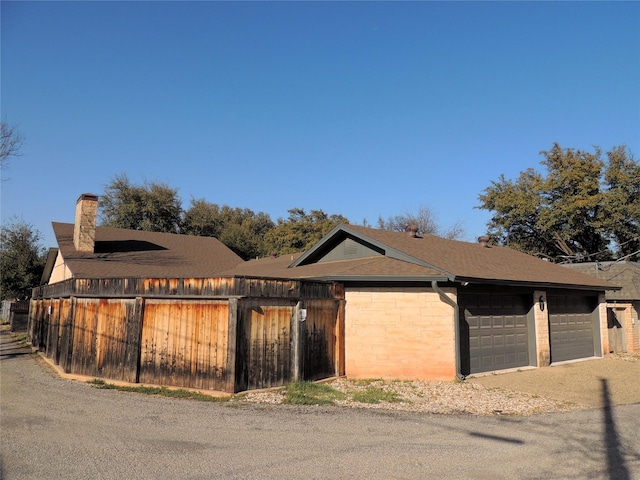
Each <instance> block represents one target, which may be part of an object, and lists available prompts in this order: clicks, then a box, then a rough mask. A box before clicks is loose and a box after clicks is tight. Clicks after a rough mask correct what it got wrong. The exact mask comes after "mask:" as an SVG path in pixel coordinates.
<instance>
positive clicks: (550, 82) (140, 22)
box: [0, 1, 640, 246]
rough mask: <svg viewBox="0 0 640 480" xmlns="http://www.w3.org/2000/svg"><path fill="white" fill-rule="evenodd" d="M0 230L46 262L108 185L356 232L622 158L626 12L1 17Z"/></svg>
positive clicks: (489, 8)
mask: <svg viewBox="0 0 640 480" xmlns="http://www.w3.org/2000/svg"><path fill="white" fill-rule="evenodd" d="M0 8H1V14H2V19H1V22H2V24H1V27H2V33H1V41H2V44H1V57H2V60H1V62H2V63H1V67H2V70H1V113H2V118H3V119H4V120H6V121H7V122H9V123H10V124H13V125H15V126H17V127H18V129H19V130H20V131H21V132H22V134H23V135H24V137H25V144H24V146H23V148H22V156H21V157H20V158H16V159H14V160H12V161H11V163H10V165H9V168H8V169H6V170H4V171H3V181H2V183H1V188H2V197H1V200H2V205H1V208H2V212H1V217H2V222H3V223H6V222H10V221H12V220H13V219H15V218H19V219H22V220H24V221H26V222H27V223H30V224H32V225H33V226H34V227H35V228H37V229H38V230H39V231H40V232H41V233H42V236H43V243H44V245H45V246H55V239H54V237H53V232H52V230H51V226H50V225H51V222H52V221H60V222H73V217H74V212H75V203H76V200H77V198H78V196H79V195H80V194H81V193H96V194H100V193H102V192H103V191H104V188H105V186H106V185H107V184H108V183H109V182H110V181H111V180H112V179H113V177H114V176H116V175H119V174H122V173H126V174H127V175H128V177H129V179H130V180H131V181H132V182H133V183H136V184H141V183H143V182H144V181H151V182H163V183H167V184H168V185H169V186H171V187H173V188H177V189H178V192H179V195H180V198H181V199H182V202H183V207H184V208H188V207H189V203H190V200H191V199H192V198H196V199H200V198H204V199H206V200H207V201H209V202H212V203H217V204H220V205H230V206H232V207H241V208H250V209H252V210H254V211H255V212H266V213H268V214H269V215H270V216H271V218H272V219H273V220H274V221H275V220H276V219H277V218H278V217H284V218H286V217H287V215H288V214H287V210H289V209H291V208H304V209H306V210H307V211H309V210H311V209H322V210H324V211H325V212H326V213H329V214H341V215H344V216H345V217H347V218H348V219H349V220H350V221H351V222H352V223H356V224H361V223H362V222H363V221H364V220H366V221H367V222H369V223H370V224H373V225H375V224H376V222H377V219H378V217H379V216H382V217H383V218H388V217H389V216H392V215H397V214H402V213H405V212H415V211H417V210H418V209H419V208H420V207H421V206H427V207H429V208H430V209H431V210H432V211H433V212H434V213H435V214H436V216H437V218H438V221H439V224H440V225H441V226H442V227H443V228H446V227H448V226H451V225H453V224H454V223H456V222H461V223H462V224H463V227H464V229H465V232H466V235H465V239H468V240H471V241H472V240H473V239H475V238H476V237H477V236H479V235H481V234H483V233H484V232H485V226H486V222H487V221H488V219H489V217H490V213H489V212H486V211H483V210H478V209H476V208H475V207H477V206H478V203H479V202H478V195H479V194H480V193H481V192H482V191H483V190H484V189H485V188H487V187H488V186H489V185H490V184H491V181H492V180H497V179H498V177H499V176H500V175H501V174H504V175H505V176H506V177H507V178H514V179H515V178H516V177H517V176H518V174H519V172H520V171H522V170H525V169H527V168H529V167H533V168H536V169H541V168H542V166H541V165H540V160H541V156H540V154H539V152H540V151H541V150H547V149H549V148H550V147H551V146H552V144H553V142H556V141H557V142H559V143H560V144H561V145H562V146H563V147H572V148H578V149H586V150H592V147H593V146H594V145H598V146H600V147H601V148H603V149H604V150H605V151H606V150H608V149H609V148H611V147H613V146H616V145H621V144H626V145H627V147H628V148H629V150H630V151H631V152H632V153H633V154H634V155H635V156H636V158H637V157H638V156H640V2H575V3H574V2H470V3H467V2H406V3H405V2H256V3H254V2H7V1H2V2H1V4H0Z"/></svg>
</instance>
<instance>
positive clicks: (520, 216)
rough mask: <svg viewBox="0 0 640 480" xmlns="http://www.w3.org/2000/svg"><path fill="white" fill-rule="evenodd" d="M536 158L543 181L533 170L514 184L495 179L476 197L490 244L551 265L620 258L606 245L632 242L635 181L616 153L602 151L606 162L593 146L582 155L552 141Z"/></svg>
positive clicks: (630, 166) (634, 170) (624, 157)
mask: <svg viewBox="0 0 640 480" xmlns="http://www.w3.org/2000/svg"><path fill="white" fill-rule="evenodd" d="M541 154H542V155H543V156H544V159H543V160H542V162H541V163H542V165H544V166H545V167H546V170H547V175H546V176H543V175H542V174H540V173H539V172H536V171H535V170H533V169H527V170H526V171H524V172H521V173H520V176H519V178H518V180H517V181H515V182H514V181H511V180H508V179H506V178H505V177H504V176H500V178H499V180H498V181H492V182H491V186H490V187H488V188H487V189H485V190H484V192H483V193H482V194H481V195H480V196H479V199H480V202H481V205H480V206H479V207H478V208H481V209H485V210H490V211H492V212H493V217H492V218H491V220H490V221H489V224H488V227H489V236H490V237H491V238H492V239H493V240H494V241H496V242H497V243H499V244H501V245H506V246H509V247H511V248H515V249H518V250H521V251H524V252H527V253H530V254H534V255H538V256H541V257H545V258H549V259H552V260H559V261H580V260H590V261H594V260H607V259H612V258H613V257H614V256H616V254H618V253H620V252H621V251H619V252H615V250H616V246H615V244H614V245H612V244H611V241H612V240H613V241H614V242H615V243H617V244H618V245H621V244H622V243H623V242H626V241H629V240H631V239H633V238H635V239H636V241H637V240H638V237H640V228H639V225H638V221H639V218H640V217H639V216H638V214H637V212H638V208H640V207H638V203H639V201H638V195H637V192H638V183H639V182H640V175H639V169H638V165H637V163H636V162H635V161H634V160H633V158H632V157H630V156H629V155H628V154H627V153H626V150H625V148H624V147H615V148H614V149H612V150H611V151H610V152H608V158H609V160H608V163H606V162H605V161H603V160H602V152H601V150H600V149H599V148H597V147H596V148H595V149H594V152H585V151H581V150H575V149H572V148H567V149H563V148H562V147H561V146H560V145H559V144H558V143H554V144H553V146H552V148H551V149H550V150H548V151H542V152H541ZM634 187H635V190H634ZM634 192H635V193H634ZM633 245H634V244H633V242H632V241H629V242H628V243H627V244H625V245H624V248H625V250H624V251H631V250H630V249H631V248H633ZM636 245H637V244H636Z"/></svg>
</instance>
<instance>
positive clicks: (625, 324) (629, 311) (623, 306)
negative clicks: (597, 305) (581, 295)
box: [607, 302, 640, 353]
mask: <svg viewBox="0 0 640 480" xmlns="http://www.w3.org/2000/svg"><path fill="white" fill-rule="evenodd" d="M639 307H640V302H628V303H626V302H624V303H623V302H619V303H609V304H607V308H611V309H613V311H614V312H615V314H616V318H617V319H618V321H619V322H620V325H622V334H621V337H618V338H619V339H620V338H622V341H623V342H624V344H623V345H617V347H619V348H620V347H621V351H622V352H627V353H632V352H640V324H639V323H638V308H639ZM616 330H617V329H616ZM612 349H614V345H610V349H609V350H612Z"/></svg>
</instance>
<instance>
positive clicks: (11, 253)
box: [0, 220, 46, 300]
mask: <svg viewBox="0 0 640 480" xmlns="http://www.w3.org/2000/svg"><path fill="white" fill-rule="evenodd" d="M45 261H46V257H45V252H44V249H43V247H42V246H41V245H40V232H38V231H37V230H35V229H34V228H33V227H32V226H31V225H29V224H27V223H25V222H24V221H21V220H15V221H13V222H12V223H9V224H6V225H3V226H2V228H1V229H0V297H1V298H2V300H27V299H28V298H30V297H31V289H32V288H34V287H37V286H38V285H39V284H40V279H41V277H42V272H43V270H44V264H45Z"/></svg>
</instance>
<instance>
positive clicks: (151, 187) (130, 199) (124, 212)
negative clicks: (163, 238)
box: [100, 174, 182, 233]
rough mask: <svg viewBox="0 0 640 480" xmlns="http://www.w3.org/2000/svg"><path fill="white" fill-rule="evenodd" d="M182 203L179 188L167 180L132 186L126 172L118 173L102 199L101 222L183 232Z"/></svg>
mask: <svg viewBox="0 0 640 480" xmlns="http://www.w3.org/2000/svg"><path fill="white" fill-rule="evenodd" d="M181 205H182V204H181V201H180V197H178V191H177V190H176V189H173V188H170V187H169V186H168V185H167V184H165V183H156V182H146V181H145V183H144V184H143V185H133V184H131V182H130V181H129V178H128V177H127V175H126V174H120V175H116V176H115V177H114V178H113V179H112V181H111V183H109V185H107V187H106V188H105V191H104V194H103V195H102V196H101V198H100V212H101V220H102V225H104V226H106V227H117V228H127V229H130V230H145V231H148V232H164V233H180V229H181V225H182V206H181Z"/></svg>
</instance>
